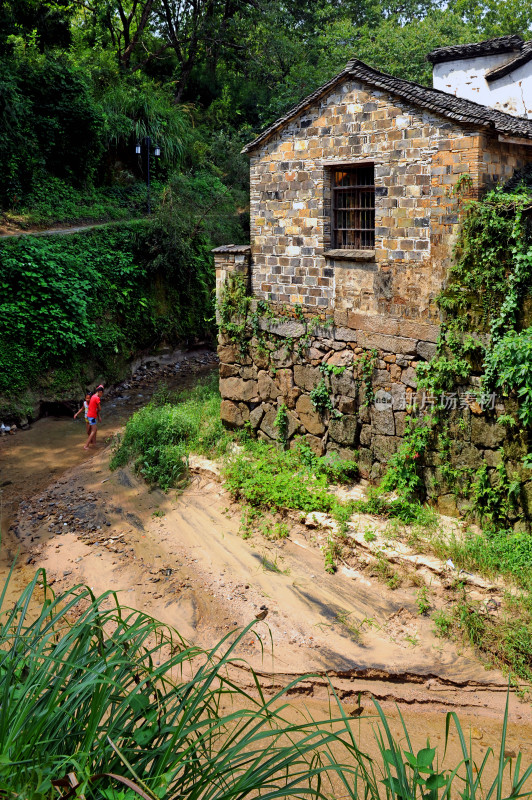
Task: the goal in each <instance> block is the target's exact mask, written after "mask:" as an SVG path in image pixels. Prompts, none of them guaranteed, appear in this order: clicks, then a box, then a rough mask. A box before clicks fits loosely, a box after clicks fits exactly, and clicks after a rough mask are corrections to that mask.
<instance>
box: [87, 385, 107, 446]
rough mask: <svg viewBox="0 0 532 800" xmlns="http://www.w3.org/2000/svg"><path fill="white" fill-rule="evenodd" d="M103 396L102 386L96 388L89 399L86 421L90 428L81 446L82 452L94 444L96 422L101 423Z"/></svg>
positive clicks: (96, 429) (96, 428)
mask: <svg viewBox="0 0 532 800" xmlns="http://www.w3.org/2000/svg"><path fill="white" fill-rule="evenodd" d="M102 394H103V386H98V388H97V389H96V391H95V392H94V394H93V395H92V397H91V399H90V400H89V409H88V411H87V421H88V423H89V426H90V432H89V438H88V439H87V441H86V442H85V444H84V445H83V449H84V450H88V449H89V447H91V446H92V445H95V444H96V434H97V433H98V422H101V421H102V417H101V414H100V402H101V399H102Z"/></svg>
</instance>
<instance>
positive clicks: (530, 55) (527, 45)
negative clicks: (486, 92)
mask: <svg viewBox="0 0 532 800" xmlns="http://www.w3.org/2000/svg"><path fill="white" fill-rule="evenodd" d="M530 59H532V40H531V41H530V42H523V45H522V47H521V52H520V53H518V54H517V55H516V56H514V57H513V58H511V59H510V60H509V61H505V62H504V64H499V66H498V67H493V68H492V69H490V70H488V71H487V72H486V80H487V81H489V82H491V81H496V80H498V79H499V78H504V76H505V75H508V74H509V73H510V72H513V70H514V69H517V68H518V67H522V66H523V64H526V63H527V61H530Z"/></svg>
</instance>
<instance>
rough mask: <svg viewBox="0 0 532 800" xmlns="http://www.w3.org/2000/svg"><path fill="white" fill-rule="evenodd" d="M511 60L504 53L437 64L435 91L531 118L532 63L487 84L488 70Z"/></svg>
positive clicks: (517, 115) (434, 79)
mask: <svg viewBox="0 0 532 800" xmlns="http://www.w3.org/2000/svg"><path fill="white" fill-rule="evenodd" d="M512 57H513V55H512V54H511V53H502V54H497V55H491V56H479V57H477V58H464V59H460V60H457V61H446V62H445V63H442V64H434V69H433V85H434V88H435V89H440V90H441V91H442V92H447V93H448V94H454V95H455V96H456V97H463V98H465V99H466V100H473V101H474V102H475V103H480V104H481V105H484V106H489V107H490V108H496V109H497V110H498V111H505V112H506V113H507V114H512V115H513V116H514V117H528V118H529V119H532V60H531V61H529V62H528V63H526V64H523V65H522V66H521V67H518V68H517V69H516V70H514V71H513V72H510V73H509V74H508V75H505V76H504V78H499V80H495V81H491V82H489V83H488V81H487V80H486V78H485V75H486V72H487V71H488V70H490V69H492V68H493V67H497V66H499V65H500V64H504V63H505V62H507V61H509V60H510V58H512Z"/></svg>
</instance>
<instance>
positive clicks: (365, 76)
mask: <svg viewBox="0 0 532 800" xmlns="http://www.w3.org/2000/svg"><path fill="white" fill-rule="evenodd" d="M350 79H352V80H358V81H360V82H361V83H366V84H369V85H370V86H372V87H373V88H375V89H380V90H382V91H385V92H387V93H388V94H391V95H394V96H395V97H398V98H400V99H401V100H405V101H407V102H408V103H410V104H412V105H415V106H418V107H419V108H425V109H427V110H428V111H432V112H433V113H435V114H440V115H441V116H444V117H446V118H447V119H452V120H454V121H455V122H457V123H459V124H460V123H462V124H466V125H473V126H475V127H477V128H491V129H492V130H494V131H496V132H497V133H501V134H503V135H505V136H517V137H521V138H525V139H532V120H528V119H523V118H522V117H514V116H512V115H511V114H505V113H504V112H503V111H496V110H495V109H494V108H488V106H483V105H480V104H479V103H474V102H473V101H472V100H465V99H463V98H461V97H455V96H454V95H452V94H448V93H447V92H442V91H440V90H439V89H429V88H427V87H426V86H421V85H420V84H419V83H414V82H413V81H405V80H402V79H401V78H394V77H393V76H392V75H387V74H386V73H385V72H379V71H378V70H376V69H373V68H372V67H368V65H367V64H364V63H363V62H362V61H358V60H357V59H356V58H355V59H352V60H351V61H349V63H348V64H347V65H346V67H345V69H344V70H342V72H340V73H339V74H338V75H336V76H335V77H334V78H332V79H331V80H330V81H328V82H327V83H325V84H323V86H320V87H319V88H318V89H316V91H315V92H312V94H309V95H308V97H305V99H304V100H302V101H301V102H300V103H298V104H297V105H296V106H294V107H293V108H291V109H290V110H289V111H287V112H286V114H284V115H283V116H282V117H280V118H279V119H278V120H276V121H275V122H274V123H273V124H272V125H270V126H269V127H268V128H266V129H265V130H264V131H263V132H262V133H260V134H259V135H258V136H257V138H256V139H254V140H253V141H252V142H249V144H247V145H246V146H245V147H244V148H243V150H242V152H243V153H249V152H251V151H252V150H255V149H256V148H257V147H258V146H259V145H261V144H263V143H264V142H265V141H267V140H268V139H269V138H270V137H271V136H273V134H274V133H276V132H277V131H278V130H280V129H281V128H283V127H284V126H285V125H286V124H288V123H289V122H291V121H292V120H293V119H295V118H296V117H297V116H299V114H301V113H303V112H304V111H306V110H308V109H309V108H310V107H311V106H312V105H314V104H315V103H316V102H317V101H318V100H320V99H321V98H322V97H323V96H325V95H327V94H329V92H331V91H332V90H333V89H335V88H336V86H338V85H339V84H341V83H343V82H344V81H346V80H350Z"/></svg>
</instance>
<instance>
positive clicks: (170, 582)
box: [0, 392, 532, 762]
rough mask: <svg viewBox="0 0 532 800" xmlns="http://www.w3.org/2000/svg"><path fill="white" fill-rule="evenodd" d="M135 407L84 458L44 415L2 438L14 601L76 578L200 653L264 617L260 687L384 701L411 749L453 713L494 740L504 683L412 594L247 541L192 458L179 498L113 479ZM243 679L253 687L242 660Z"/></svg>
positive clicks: (514, 736) (247, 647)
mask: <svg viewBox="0 0 532 800" xmlns="http://www.w3.org/2000/svg"><path fill="white" fill-rule="evenodd" d="M140 394H145V393H144V392H140ZM145 401H146V398H145V397H141V398H138V397H137V398H135V405H138V404H142V403H143V402H145ZM132 410H133V409H132V407H131V405H130V403H123V404H122V405H120V404H118V405H115V409H114V410H113V409H111V408H109V407H108V408H107V412H106V410H105V406H104V412H103V413H104V414H105V417H104V425H103V426H102V430H101V434H102V445H101V447H100V449H98V450H97V451H96V452H95V453H88V454H87V453H86V452H85V451H83V448H82V444H83V440H84V435H83V427H84V426H83V425H82V424H80V423H77V424H76V423H74V422H72V421H71V420H69V419H67V418H58V419H53V418H48V419H45V420H41V421H39V422H38V423H36V424H35V425H34V426H33V428H32V430H30V431H24V432H20V433H17V435H16V436H14V437H9V438H7V437H6V438H5V439H4V440H2V441H1V442H0V459H1V461H2V473H1V479H0V483H2V482H3V481H5V480H7V481H9V484H8V485H6V486H4V487H3V494H4V499H5V507H4V524H5V525H8V523H10V521H12V520H13V519H14V516H15V512H16V511H17V510H18V511H19V513H18V519H17V522H16V528H15V529H14V530H12V531H11V532H10V533H9V535H8V538H7V541H6V539H4V540H3V542H4V544H3V546H2V573H3V576H5V574H6V572H7V569H8V568H9V566H10V564H11V560H12V557H13V554H14V552H15V550H16V549H17V548H18V549H19V550H20V556H19V562H18V563H19V567H18V568H17V569H16V570H15V574H14V580H13V583H12V587H11V591H10V594H11V596H14V594H15V593H17V592H18V591H19V590H20V588H21V587H22V586H23V585H25V584H26V583H27V582H28V580H29V579H30V578H31V577H32V576H33V575H34V574H35V569H36V568H37V567H44V568H45V569H46V571H47V575H48V580H49V581H50V582H51V583H52V585H53V588H54V590H55V591H58V592H59V591H61V590H63V589H66V588H69V587H71V586H74V585H76V584H78V583H86V584H88V585H89V586H91V587H92V588H93V590H94V592H95V593H96V594H99V593H101V592H103V591H106V590H108V589H113V590H115V591H116V592H117V593H118V596H119V598H120V600H121V601H122V602H123V603H124V604H127V605H128V606H130V607H133V608H136V609H139V610H142V611H145V612H146V613H149V614H151V615H153V616H154V617H156V618H157V619H160V620H161V621H163V622H166V623H168V624H170V625H172V626H174V627H175V628H177V630H179V632H180V633H181V634H182V635H183V636H185V637H186V638H187V639H189V640H191V641H194V642H196V643H197V644H200V645H203V646H206V647H210V646H212V645H213V644H215V643H216V642H217V641H218V640H219V639H220V638H221V637H222V636H223V635H225V634H226V633H227V632H228V631H230V630H233V629H235V628H237V627H239V626H243V625H245V624H247V623H248V622H249V621H250V620H252V619H253V618H254V617H255V615H256V614H257V613H260V611H261V610H266V609H267V610H268V614H267V617H266V619H265V621H264V622H260V623H258V624H257V626H256V633H257V635H258V636H256V635H252V634H249V635H248V636H246V638H245V640H244V642H243V643H242V646H241V649H240V655H242V657H243V658H244V659H245V662H246V663H247V664H249V665H251V666H253V668H254V669H255V670H257V672H258V673H259V675H260V676H261V682H262V684H263V687H264V689H265V690H266V691H267V692H272V691H275V690H276V689H278V688H280V687H281V686H283V685H286V684H287V683H288V682H289V681H290V680H292V679H294V677H296V676H300V675H304V674H307V673H313V674H312V676H311V677H307V678H306V679H305V680H304V681H303V682H302V683H301V684H300V685H299V686H298V687H297V688H296V689H294V690H293V691H292V695H293V698H294V703H295V707H296V708H303V707H306V706H307V705H310V707H311V708H312V709H314V712H315V715H317V716H321V715H323V714H325V713H326V711H327V703H328V701H327V697H328V691H329V683H331V684H332V685H333V686H334V688H335V690H336V691H337V693H338V696H339V697H340V698H341V699H342V700H343V701H344V702H345V703H346V705H347V707H350V706H353V707H356V706H357V705H358V704H359V703H361V704H362V705H363V706H364V707H365V709H366V710H369V709H370V708H371V707H372V706H371V697H375V698H377V699H379V700H380V701H382V703H383V704H384V707H385V708H386V709H387V711H389V712H390V713H391V714H392V717H394V719H395V722H394V724H395V723H397V725H398V726H399V725H400V720H399V719H398V717H397V714H396V711H394V704H395V703H396V702H397V703H398V704H399V706H400V708H401V710H402V712H403V714H404V715H405V718H406V720H407V723H408V724H409V726H410V727H411V728H412V726H413V727H414V729H415V731H416V735H417V732H418V731H419V733H420V735H421V734H422V735H421V740H422V744H423V743H424V740H425V738H426V736H427V735H430V736H431V738H433V739H434V742H437V741H438V740H440V741H443V736H444V713H445V712H446V711H449V710H456V711H459V714H460V719H461V720H462V722H463V724H464V726H465V727H468V728H470V729H471V731H472V732H473V733H472V735H473V739H474V740H475V741H478V747H479V751H480V752H482V750H483V749H484V750H485V748H486V747H487V746H488V745H489V744H495V743H496V742H497V739H498V734H499V732H500V727H501V724H502V714H503V710H504V704H505V700H506V687H507V679H506V678H505V677H504V676H503V675H502V674H501V673H500V672H498V671H497V670H488V669H486V667H485V665H484V664H482V663H481V662H480V661H479V660H478V659H477V658H476V657H475V655H474V653H473V652H472V651H470V650H468V649H466V648H459V647H457V646H456V645H454V644H452V643H450V642H448V641H446V640H441V639H438V638H437V637H436V636H435V635H434V632H433V630H432V627H433V626H432V624H431V621H430V619H428V618H423V617H420V616H419V614H418V613H417V608H416V604H415V590H414V589H413V588H404V589H403V588H401V589H398V590H396V591H394V592H392V591H390V590H388V589H386V588H385V587H384V585H383V584H382V583H380V582H379V581H378V580H376V579H375V580H373V579H367V578H361V577H360V575H356V574H353V571H352V570H350V569H349V568H347V567H345V568H344V567H342V568H341V569H340V570H339V571H338V573H337V574H335V575H328V574H327V573H325V572H324V569H323V554H322V552H321V551H320V550H319V548H318V546H317V542H316V541H315V533H313V532H312V531H308V530H306V529H305V528H304V526H302V525H298V524H297V523H294V524H293V525H292V526H291V532H290V537H289V539H288V540H284V541H283V542H271V541H268V540H265V539H264V538H262V537H259V536H256V537H253V538H251V539H248V540H244V539H242V536H241V535H240V533H239V525H240V513H239V509H238V507H236V506H234V505H233V504H232V503H231V500H230V498H229V496H228V495H227V493H226V492H225V490H224V489H223V487H222V485H221V482H220V481H219V479H218V477H217V476H216V474H215V473H214V472H212V471H211V470H210V466H209V464H203V465H202V463H201V461H200V462H197V464H196V467H195V468H194V473H193V474H192V476H191V482H190V484H189V486H188V487H187V488H186V489H185V491H184V492H182V493H180V494H178V493H176V492H175V491H173V492H169V493H168V494H164V493H163V492H161V491H159V490H156V491H150V490H149V489H148V487H147V486H146V485H145V484H144V482H143V481H141V480H140V479H139V478H138V477H137V476H135V475H134V474H133V473H132V472H131V470H130V469H121V470H117V471H116V472H115V473H111V472H110V471H109V469H108V463H109V457H110V450H109V448H108V447H107V448H106V447H104V445H103V442H104V438H105V437H106V436H109V435H110V434H111V433H112V432H114V431H116V430H117V429H119V427H120V425H121V424H123V421H124V419H125V417H126V416H127V415H128V414H129V413H131V411H132ZM19 503H21V505H20V508H18V505H19ZM6 509H7V513H6ZM258 637H260V639H259V638H258ZM239 680H240V681H241V682H242V684H243V685H250V686H251V679H250V675H249V670H248V668H247V667H246V666H244V665H243V666H242V669H241V670H240V671H239ZM510 709H511V712H510V738H509V743H508V747H509V748H510V749H511V748H518V749H520V750H521V752H523V755H524V757H525V761H526V762H528V761H529V760H530V759H531V758H532V713H531V709H530V706H529V705H528V704H527V703H524V702H521V701H520V700H519V698H518V697H517V696H515V694H513V695H512V697H511V705H510ZM394 715H395V716H394ZM398 730H399V729H398ZM365 735H366V734H365ZM453 741H454V743H455V745H456V746H457V742H458V740H457V739H456V737H455V739H454V740H453Z"/></svg>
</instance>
